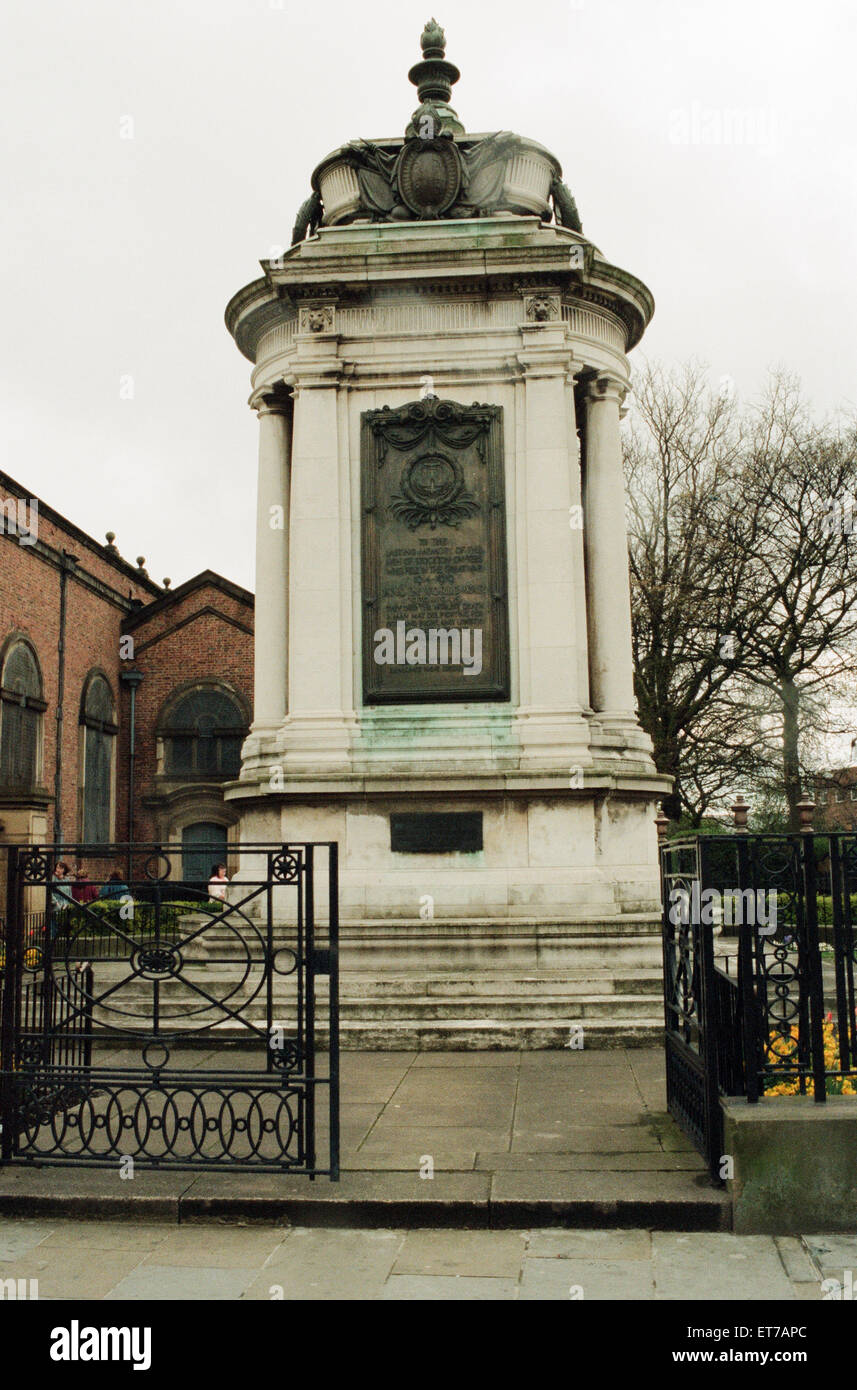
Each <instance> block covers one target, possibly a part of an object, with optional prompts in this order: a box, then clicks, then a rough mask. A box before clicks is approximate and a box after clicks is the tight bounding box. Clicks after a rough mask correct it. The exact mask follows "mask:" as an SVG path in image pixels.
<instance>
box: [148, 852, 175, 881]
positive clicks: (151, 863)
mask: <svg viewBox="0 0 857 1390" xmlns="http://www.w3.org/2000/svg"><path fill="white" fill-rule="evenodd" d="M162 860H163V863H164V864H165V865H166V867H165V868H162V867H161V861H162ZM171 869H172V865H171V864H170V861H169V859H168V858H167V856H166V855H165V854H150V855H149V858H148V859H147V860H146V864H145V874H146V877H147V878H153V879H157V880H163V879H165V878H169V876H170V871H171Z"/></svg>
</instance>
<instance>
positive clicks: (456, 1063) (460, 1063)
mask: <svg viewBox="0 0 857 1390" xmlns="http://www.w3.org/2000/svg"><path fill="white" fill-rule="evenodd" d="M386 1055H387V1056H389V1055H390V1054H389V1053H387V1054H386ZM395 1055H396V1056H398V1055H399V1054H398V1053H396V1054H395ZM411 1055H412V1056H413V1068H414V1070H415V1071H421V1070H422V1069H423V1068H424V1067H433V1068H438V1067H444V1068H450V1069H455V1070H459V1071H462V1070H463V1071H470V1070H474V1071H476V1070H481V1069H482V1068H483V1067H487V1068H488V1069H491V1068H493V1069H495V1070H499V1071H502V1070H506V1069H513V1070H517V1068H518V1065H519V1061H520V1058H521V1056H522V1055H526V1054H522V1053H520V1052H515V1051H514V1050H512V1051H509V1052H495V1051H490V1050H488V1051H485V1052H417V1053H416V1054H411ZM539 1055H540V1056H541V1055H545V1056H550V1055H551V1054H550V1053H545V1054H541V1053H540V1054H539Z"/></svg>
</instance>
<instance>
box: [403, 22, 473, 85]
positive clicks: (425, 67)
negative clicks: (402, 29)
mask: <svg viewBox="0 0 857 1390" xmlns="http://www.w3.org/2000/svg"><path fill="white" fill-rule="evenodd" d="M420 46H421V48H422V50H423V61H422V62H421V63H415V64H414V66H413V67H412V68H411V70H410V72H409V73H408V77H409V79H410V81H411V82H413V84H414V86H415V87H416V89H417V92H418V94H419V98H420V101H421V102H426V101H431V102H435V101H440V102H444V103H446V102H448V101H449V98H450V96H451V95H452V88H453V85H454V84H455V83H456V82H457V81H458V79H459V77H460V76H461V73H460V72H459V71H458V68H457V67H456V66H455V64H454V63H448V62H447V61H446V59H445V57H444V54H445V52H446V35H445V34H444V32H443V30H442V29H441V27H440V25H439V24H438V22H437V20H436V19H430V20H429V22H428V24H427V25H426V27H425V29H423V32H422V34H421V35H420Z"/></svg>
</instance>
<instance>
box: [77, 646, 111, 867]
mask: <svg viewBox="0 0 857 1390" xmlns="http://www.w3.org/2000/svg"><path fill="white" fill-rule="evenodd" d="M114 719H115V705H114V703H113V691H112V690H111V689H110V686H109V685H108V683H107V681H106V680H105V679H104V677H103V676H102V675H99V673H98V672H95V673H94V674H93V675H91V676H90V677H89V679H88V680H87V682H86V686H85V687H84V692H83V701H82V703H81V709H80V722H81V724H82V725H83V816H82V825H81V833H82V837H83V839H84V841H85V842H86V843H87V844H92V845H103V844H107V842H108V841H109V839H110V808H111V803H112V793H113V741H114V739H115V737H116V733H117V726H116V724H115V722H114Z"/></svg>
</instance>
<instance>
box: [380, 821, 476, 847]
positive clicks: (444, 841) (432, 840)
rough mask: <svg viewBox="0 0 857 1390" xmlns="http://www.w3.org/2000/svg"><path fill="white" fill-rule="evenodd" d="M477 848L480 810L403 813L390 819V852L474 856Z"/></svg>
mask: <svg viewBox="0 0 857 1390" xmlns="http://www.w3.org/2000/svg"><path fill="white" fill-rule="evenodd" d="M481 848H482V812H481V811H404V812H402V813H401V814H400V815H392V816H391V817H390V849H391V850H393V852H394V853H397V854H476V853H478V851H479V850H481Z"/></svg>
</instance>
